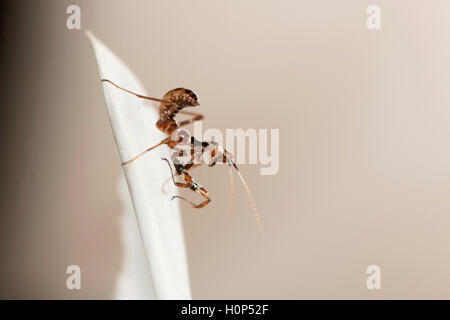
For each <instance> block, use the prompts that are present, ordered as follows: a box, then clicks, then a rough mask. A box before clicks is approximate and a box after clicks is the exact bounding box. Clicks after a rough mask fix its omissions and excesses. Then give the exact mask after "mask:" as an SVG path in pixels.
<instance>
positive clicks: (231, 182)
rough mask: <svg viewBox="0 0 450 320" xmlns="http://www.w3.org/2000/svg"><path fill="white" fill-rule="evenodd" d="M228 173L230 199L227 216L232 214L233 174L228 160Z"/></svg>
mask: <svg viewBox="0 0 450 320" xmlns="http://www.w3.org/2000/svg"><path fill="white" fill-rule="evenodd" d="M228 173H229V176H230V199H229V205H228V216H231V215H232V214H233V202H234V176H233V168H231V163H229V162H228Z"/></svg>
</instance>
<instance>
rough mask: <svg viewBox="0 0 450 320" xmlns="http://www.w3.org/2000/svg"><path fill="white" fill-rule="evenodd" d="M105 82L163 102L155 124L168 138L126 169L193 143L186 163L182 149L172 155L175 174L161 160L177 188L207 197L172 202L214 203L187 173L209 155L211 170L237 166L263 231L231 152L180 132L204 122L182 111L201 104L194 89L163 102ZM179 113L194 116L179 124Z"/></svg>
mask: <svg viewBox="0 0 450 320" xmlns="http://www.w3.org/2000/svg"><path fill="white" fill-rule="evenodd" d="M102 82H108V83H110V84H112V85H113V86H115V87H116V88H118V89H120V90H123V91H125V92H128V93H130V94H133V95H135V96H136V97H138V98H141V99H146V100H151V101H156V102H160V106H159V119H158V121H157V122H156V128H158V129H159V130H160V131H162V132H163V133H165V134H167V135H168V137H167V138H165V139H163V140H161V142H159V143H158V144H156V145H154V146H152V147H150V148H148V149H147V150H145V151H143V152H141V153H140V154H138V155H137V156H135V157H134V158H132V159H130V160H128V161H125V162H123V163H122V166H126V165H128V164H130V163H132V162H133V161H135V160H137V159H138V158H139V157H141V156H142V155H144V154H145V153H147V152H149V151H151V150H153V149H155V148H156V147H159V146H161V145H164V144H166V145H167V146H168V147H170V148H172V149H174V148H175V147H176V146H177V145H178V144H180V143H182V142H183V141H184V142H186V141H187V142H188V143H190V161H189V162H188V163H187V164H183V163H182V162H181V161H180V159H179V158H180V157H181V156H182V155H183V150H180V151H179V152H174V153H173V154H172V157H171V159H172V163H173V166H174V168H175V174H174V172H173V170H172V166H171V165H170V162H169V160H167V159H166V158H162V160H164V161H166V162H167V164H168V166H169V169H170V174H171V177H169V179H170V178H171V179H172V181H173V183H174V184H175V186H177V187H179V188H190V189H191V190H192V191H194V192H196V193H198V194H200V195H201V196H202V197H203V198H205V200H204V201H203V202H201V203H200V204H195V203H193V202H191V201H189V200H187V199H186V198H184V197H181V196H178V195H175V196H173V197H172V200H173V199H175V198H178V199H181V200H184V201H186V202H187V203H189V204H190V205H191V207H192V208H196V209H199V208H203V207H205V206H206V205H207V204H208V203H210V202H211V197H210V195H209V193H208V191H206V189H205V188H204V187H203V186H202V185H200V184H199V183H198V182H197V181H196V180H195V179H194V178H192V176H191V175H190V174H189V173H188V171H189V170H190V169H192V168H195V167H197V166H200V165H201V162H200V163H199V162H196V161H195V160H198V159H199V158H201V157H202V156H203V154H204V153H206V152H210V156H211V160H210V161H209V163H208V166H209V167H213V166H215V165H216V163H217V161H220V160H221V159H222V162H223V163H227V164H228V165H229V167H230V170H231V167H234V168H235V169H236V172H237V174H238V176H239V178H240V180H241V181H242V184H243V185H244V188H245V190H246V191H247V194H248V197H249V200H250V203H251V205H252V208H253V211H254V213H255V217H256V221H257V224H258V226H259V228H260V230H261V231H262V224H261V220H260V217H259V213H258V210H257V209H256V205H255V201H254V200H253V196H252V194H251V192H250V189H249V187H248V185H247V183H246V182H245V179H244V177H243V176H242V174H241V173H240V171H239V169H238V167H237V165H236V163H235V162H234V161H233V156H232V155H231V153H229V152H228V151H227V150H225V149H224V148H222V147H221V146H220V145H219V144H217V143H216V142H214V141H210V142H202V141H198V140H197V139H195V137H193V136H190V134H189V133H188V132H187V131H186V130H177V129H179V128H181V127H183V126H186V125H188V124H191V123H193V122H195V121H199V120H202V119H203V115H201V114H199V113H195V112H189V111H185V110H183V109H184V108H186V107H196V106H198V105H200V103H199V99H198V97H197V95H196V94H195V93H194V92H193V91H192V90H189V89H185V88H176V89H173V90H170V91H169V92H167V93H166V94H165V95H164V97H163V98H162V99H157V98H152V97H148V96H144V95H141V94H137V93H134V92H132V91H130V90H127V89H124V88H122V87H120V86H118V85H117V84H115V83H114V82H112V81H111V80H108V79H102ZM178 113H180V114H185V115H189V116H192V117H191V118H190V119H187V120H184V121H180V122H179V123H178V122H177V120H176V119H175V117H176V115H177V114H178ZM175 176H177V177H180V178H181V179H183V180H184V183H182V182H177V181H176V180H175ZM230 177H232V176H230Z"/></svg>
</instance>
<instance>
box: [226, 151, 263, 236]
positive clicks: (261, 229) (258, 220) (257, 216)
mask: <svg viewBox="0 0 450 320" xmlns="http://www.w3.org/2000/svg"><path fill="white" fill-rule="evenodd" d="M223 151H225V152H224V155H225V154H228V155H225V157H226V159H227V162H228V164H230V165H232V166H233V167H234V168H235V169H236V172H237V174H238V176H239V179H241V182H242V184H243V185H244V188H245V191H247V195H248V199H249V200H250V204H251V206H252V209H253V212H254V214H255V219H256V224H257V225H258V228H259V231H261V232H263V231H264V230H263V226H262V222H261V216H260V215H259V212H258V209H257V208H256V204H255V200H254V199H253V196H252V193H251V191H250V188H249V187H248V185H247V182H246V181H245V179H244V176H243V175H242V173H241V172H240V171H239V169H238V167H237V165H236V163H234V161H233V160H231V159H230V156H231V155H230V154H229V153H228V152H227V151H226V150H223Z"/></svg>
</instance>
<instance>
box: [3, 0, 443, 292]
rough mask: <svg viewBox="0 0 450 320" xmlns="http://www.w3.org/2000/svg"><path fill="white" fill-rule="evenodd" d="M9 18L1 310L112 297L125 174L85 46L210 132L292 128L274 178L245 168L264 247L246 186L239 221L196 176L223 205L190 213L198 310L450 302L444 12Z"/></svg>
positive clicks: (421, 5)
mask: <svg viewBox="0 0 450 320" xmlns="http://www.w3.org/2000/svg"><path fill="white" fill-rule="evenodd" d="M70 4H78V5H80V7H81V17H82V22H81V23H82V25H81V26H82V30H79V31H78V30H73V31H71V30H68V29H67V28H66V18H67V16H68V15H67V14H66V8H67V6H68V5H70ZM370 4H377V5H379V6H380V7H381V10H382V28H381V30H379V31H369V30H368V29H367V28H366V19H367V14H366V8H367V7H368V5H370ZM2 6H3V8H2V19H1V20H2V22H1V23H2V26H1V36H2V55H1V57H2V59H1V67H2V70H3V77H2V99H3V103H2V126H1V137H2V139H1V143H2V145H1V148H2V160H1V161H2V182H1V183H2V188H1V190H2V201H1V233H0V240H1V242H0V246H1V247H0V249H1V251H0V255H1V258H0V259H1V265H0V283H1V285H0V286H1V290H0V298H20V299H23V298H39V299H44V298H58V299H60V298H64V299H66V298H67V299H78V298H87V299H93V298H105V299H108V298H111V297H112V294H113V290H114V284H115V279H116V278H117V276H118V273H119V271H120V268H121V263H122V254H123V248H122V245H121V243H120V238H119V236H120V235H119V226H118V217H119V215H120V213H121V204H120V202H119V198H118V195H117V176H118V175H119V174H120V173H121V168H120V163H119V157H118V153H117V151H116V149H115V144H114V140H113V136H112V132H111V129H110V126H109V122H108V119H107V114H106V110H105V103H104V100H103V95H102V91H101V89H100V84H99V81H98V76H97V66H96V61H95V58H94V54H93V52H92V49H91V46H90V44H89V42H88V40H87V39H86V37H85V36H84V31H85V30H87V29H90V30H92V32H93V33H94V34H95V35H96V36H97V37H98V38H99V39H101V40H102V41H103V42H105V43H106V44H107V45H108V46H109V47H110V48H111V49H112V50H113V51H115V52H116V53H117V54H118V55H119V56H120V57H121V58H122V59H123V60H124V61H125V62H126V63H127V64H128V65H129V66H130V67H131V69H133V70H134V71H135V72H136V74H137V75H138V76H139V77H140V79H141V80H142V82H143V83H144V85H145V86H146V88H147V91H148V92H149V93H151V94H152V95H154V96H157V97H160V96H162V95H163V94H164V93H165V92H166V91H168V90H169V89H172V88H175V87H179V86H184V87H187V88H191V89H193V90H195V91H196V92H197V93H198V94H199V96H200V99H201V103H202V104H201V106H200V109H199V111H201V112H202V113H203V114H204V115H205V116H206V120H205V122H204V127H205V129H206V128H220V129H225V128H244V129H246V128H256V129H259V128H267V129H270V128H279V129H280V170H279V173H278V174H277V175H275V176H260V175H259V166H257V165H247V166H242V172H243V173H244V174H245V175H246V176H247V179H248V181H249V184H250V186H251V188H252V190H253V194H254V197H255V200H256V202H257V205H258V207H259V208H260V211H261V213H262V216H263V222H264V226H265V233H263V234H260V233H259V232H258V229H257V227H256V225H255V222H254V217H253V215H252V212H251V208H250V206H249V203H248V200H247V197H246V194H245V192H244V190H243V188H242V187H238V188H237V190H236V192H237V193H236V200H235V212H234V215H233V216H232V217H229V216H227V208H228V192H229V184H228V176H227V170H226V169H225V168H224V167H218V168H214V169H210V168H207V167H205V168H200V169H196V170H195V175H196V176H197V178H198V180H199V181H200V182H201V183H202V184H203V185H205V186H207V187H208V189H209V191H210V193H211V194H212V196H213V202H212V203H211V205H209V206H208V207H206V208H205V209H202V210H201V211H194V210H193V209H191V208H189V207H187V206H185V205H182V208H183V221H184V225H185V236H186V245H187V252H188V259H189V269H190V270H189V271H190V278H191V285H192V292H193V297H194V298H197V299H201V298H203V299H216V298H234V299H241V298H255V299H260V298H261V299H263V298H266V299H310V298H319V299H320V298H327V299H328V298H337V299H346V298H360V299H379V298H384V299H392V298H405V299H409V298H445V299H447V298H449V297H450V232H449V230H450V197H449V195H450V147H449V144H448V140H449V137H450V126H449V123H450V107H449V106H450V91H449V90H448V88H447V85H448V83H449V77H450V76H449V72H448V70H449V69H450V59H449V58H450V46H449V44H448V43H447V42H448V41H447V39H449V35H450V19H449V18H448V16H449V12H450V3H449V2H448V1H444V0H442V1H432V2H426V1H406V0H403V1H386V0H384V1H381V0H378V1H361V0H353V1H332V0H328V1H325V0H322V1H266V0H258V1H256V0H255V1H234V0H233V1H200V0H195V1H194V0H188V1H186V0H185V1H181V0H180V1H100V0H98V1H39V2H37V1H16V2H7V3H4V4H3V5H2ZM149 125H154V124H153V123H149ZM69 264H78V265H80V267H81V269H82V272H83V282H82V286H83V289H82V290H80V291H69V290H67V289H66V287H65V280H66V274H65V269H66V267H67V265H69ZM371 264H376V265H379V266H380V267H381V275H382V279H381V286H382V289H381V290H379V291H376V290H374V291H369V290H368V289H367V288H366V278H367V275H366V273H365V271H366V268H367V266H369V265H371Z"/></svg>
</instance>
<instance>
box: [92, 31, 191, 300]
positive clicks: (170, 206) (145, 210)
mask: <svg viewBox="0 0 450 320" xmlns="http://www.w3.org/2000/svg"><path fill="white" fill-rule="evenodd" d="M87 35H88V37H89V38H90V40H91V42H92V45H93V47H94V51H95V55H96V57H97V62H98V68H99V74H100V78H101V79H103V78H106V79H109V80H111V81H113V82H115V83H117V84H118V85H120V86H122V87H124V88H126V89H128V90H131V91H133V92H137V93H140V94H143V95H146V92H145V90H144V88H143V86H142V85H141V83H140V82H139V80H138V79H137V78H136V76H135V75H134V74H133V73H132V72H131V71H130V70H129V68H128V67H127V66H126V65H125V64H124V63H123V62H122V61H121V60H120V59H119V58H118V57H117V56H116V55H115V54H114V53H112V52H111V51H110V50H109V49H108V48H107V47H106V46H105V45H104V44H103V43H101V42H100V41H99V40H97V39H96V38H95V37H94V36H93V35H92V34H91V33H89V32H88V33H87ZM99 83H100V82H99ZM102 86H103V93H104V96H105V100H106V106H107V110H108V114H109V118H110V122H111V127H112V129H113V133H114V138H115V140H116V144H117V148H118V150H119V155H120V159H121V161H122V162H124V161H127V160H129V159H131V158H133V157H134V156H136V155H137V154H139V153H141V152H142V151H144V150H146V149H147V148H148V147H150V146H153V145H155V144H157V143H158V142H159V141H161V140H162V139H163V138H165V136H164V135H163V133H161V132H160V131H158V130H157V129H156V127H155V123H156V121H157V119H158V112H157V105H155V104H152V102H149V101H147V100H143V99H139V98H137V97H136V96H134V95H132V94H129V93H126V92H124V91H122V90H120V89H117V88H115V87H113V86H112V85H111V84H109V83H106V82H104V83H103V84H102ZM168 152H169V151H168V149H167V148H166V147H165V146H162V147H159V148H156V149H154V150H152V151H151V152H148V153H147V154H145V155H144V156H142V157H140V158H139V159H138V160H136V161H134V162H132V163H131V164H129V165H127V166H126V167H124V173H125V178H126V180H127V184H128V189H129V191H130V195H131V200H132V203H133V206H134V211H135V213H136V220H137V225H138V227H139V231H140V236H141V239H142V243H143V247H144V251H145V254H146V258H147V262H148V267H149V272H150V279H151V286H152V287H153V292H154V293H155V296H156V298H157V299H190V298H191V293H190V287H189V278H188V271H187V261H186V252H185V245H184V235H183V227H182V221H181V215H180V210H179V204H178V202H176V201H170V197H169V196H168V195H165V194H163V193H162V192H161V185H162V184H163V182H164V181H165V180H166V179H167V178H168V177H169V175H170V171H169V168H168V166H167V164H166V163H165V162H163V161H162V160H161V157H169V154H168ZM167 189H168V192H169V194H170V195H174V194H176V190H175V188H174V186H173V185H171V184H168V188H167ZM130 230H133V229H132V228H131V229H130ZM144 278H146V277H144V276H143V279H144Z"/></svg>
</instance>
